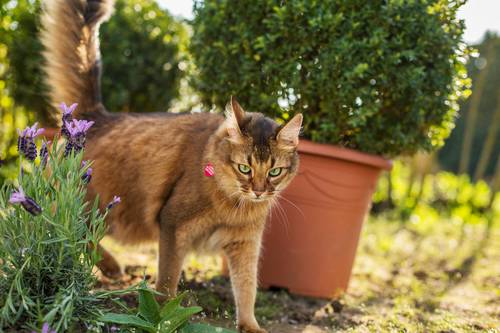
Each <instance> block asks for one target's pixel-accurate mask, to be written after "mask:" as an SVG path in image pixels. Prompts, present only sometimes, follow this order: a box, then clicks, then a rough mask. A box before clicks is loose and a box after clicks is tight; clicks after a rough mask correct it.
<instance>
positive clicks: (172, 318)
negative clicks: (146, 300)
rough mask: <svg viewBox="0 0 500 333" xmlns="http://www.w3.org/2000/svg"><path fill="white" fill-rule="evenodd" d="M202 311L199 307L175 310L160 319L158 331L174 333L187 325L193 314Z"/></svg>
mask: <svg viewBox="0 0 500 333" xmlns="http://www.w3.org/2000/svg"><path fill="white" fill-rule="evenodd" d="M202 310H203V309H202V308H200V307H199V306H193V307H189V308H177V310H175V311H174V313H172V314H171V315H169V316H167V317H165V318H162V321H161V323H160V325H158V331H159V332H161V333H174V332H175V331H176V330H177V329H178V328H179V327H181V326H182V325H184V324H185V323H187V321H188V320H189V319H190V318H191V317H192V316H193V315H194V314H196V313H198V312H201V311H202Z"/></svg>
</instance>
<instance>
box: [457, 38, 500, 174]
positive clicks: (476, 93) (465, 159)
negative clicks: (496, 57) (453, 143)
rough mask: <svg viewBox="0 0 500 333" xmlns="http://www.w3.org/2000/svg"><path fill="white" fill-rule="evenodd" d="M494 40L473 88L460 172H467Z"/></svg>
mask: <svg viewBox="0 0 500 333" xmlns="http://www.w3.org/2000/svg"><path fill="white" fill-rule="evenodd" d="M493 45H494V40H490V41H488V45H487V46H486V52H485V53H484V57H485V59H486V67H485V68H483V69H481V70H479V73H478V75H477V80H476V86H475V87H474V88H473V91H472V96H471V101H470V108H469V113H468V114H467V119H466V122H465V130H464V142H463V145H462V153H461V156H460V165H459V169H458V172H459V173H466V172H467V169H468V167H469V162H470V152H471V147H472V141H473V139H474V132H475V129H476V121H477V114H478V112H479V103H480V102H481V96H482V94H483V90H484V83H485V82H486V76H487V73H488V71H487V69H488V68H489V67H491V63H490V62H491V61H493V57H492V56H491V54H492V51H493Z"/></svg>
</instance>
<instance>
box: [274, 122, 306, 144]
mask: <svg viewBox="0 0 500 333" xmlns="http://www.w3.org/2000/svg"><path fill="white" fill-rule="evenodd" d="M301 127H302V114H300V113H298V114H296V115H295V117H293V118H292V119H291V120H290V121H289V122H288V123H286V124H285V126H283V127H282V128H281V129H280V131H279V132H278V135H277V136H276V140H277V141H278V144H279V146H280V147H282V148H284V149H295V148H297V145H298V144H299V134H300V129H301Z"/></svg>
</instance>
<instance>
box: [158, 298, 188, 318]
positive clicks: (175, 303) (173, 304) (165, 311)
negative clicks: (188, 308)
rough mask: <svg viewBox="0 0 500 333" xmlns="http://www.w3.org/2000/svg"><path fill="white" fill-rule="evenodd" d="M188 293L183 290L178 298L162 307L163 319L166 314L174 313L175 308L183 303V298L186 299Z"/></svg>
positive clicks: (161, 314) (161, 315)
mask: <svg viewBox="0 0 500 333" xmlns="http://www.w3.org/2000/svg"><path fill="white" fill-rule="evenodd" d="M186 295H187V293H186V292H183V293H181V294H179V295H177V297H176V298H174V299H172V300H170V301H168V302H167V303H166V304H165V305H164V306H163V308H162V309H161V312H160V317H161V318H162V319H164V318H165V317H166V316H169V315H171V314H172V313H174V311H175V310H177V309H178V308H179V307H180V305H181V302H182V300H183V299H184V297H186Z"/></svg>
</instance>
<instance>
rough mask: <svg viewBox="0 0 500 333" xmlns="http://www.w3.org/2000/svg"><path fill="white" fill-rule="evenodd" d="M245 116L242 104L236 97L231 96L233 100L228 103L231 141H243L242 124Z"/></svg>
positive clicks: (228, 128)
mask: <svg viewBox="0 0 500 333" xmlns="http://www.w3.org/2000/svg"><path fill="white" fill-rule="evenodd" d="M244 117H245V111H244V110H243V108H242V107H241V106H240V104H239V103H238V101H237V100H236V98H234V97H233V96H231V101H230V102H229V103H227V105H226V130H227V136H228V139H229V141H231V142H234V143H242V142H243V135H242V134H241V128H240V126H241V124H242V122H243V118H244Z"/></svg>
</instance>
